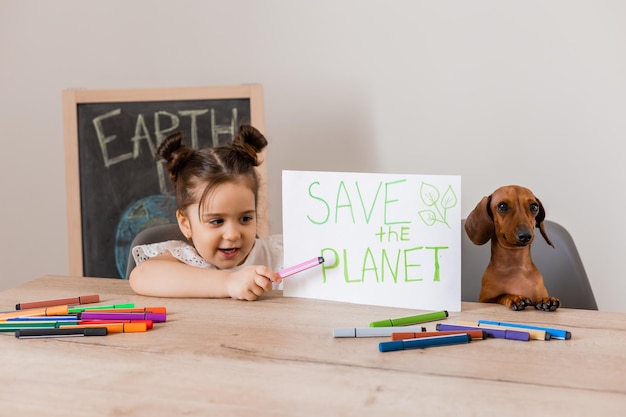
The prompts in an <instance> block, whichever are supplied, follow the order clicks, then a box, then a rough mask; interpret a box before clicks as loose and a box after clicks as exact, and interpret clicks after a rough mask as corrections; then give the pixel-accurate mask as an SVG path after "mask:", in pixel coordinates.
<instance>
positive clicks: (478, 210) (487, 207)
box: [465, 185, 561, 311]
mask: <svg viewBox="0 0 626 417" xmlns="http://www.w3.org/2000/svg"><path fill="white" fill-rule="evenodd" d="M545 215H546V212H545V210H544V208H543V204H541V201H539V199H538V198H537V197H535V195H534V194H533V192H532V191H530V190H529V189H527V188H524V187H520V186H517V185H509V186H504V187H500V188H498V189H497V190H495V191H494V192H493V193H492V194H491V195H490V196H488V197H483V199H482V200H481V201H480V202H479V203H478V205H477V206H476V207H475V208H474V210H472V212H471V213H470V214H469V216H468V217H467V219H466V220H465V231H466V232H467V236H468V237H469V238H470V240H471V241H472V242H473V243H474V244H476V245H483V244H485V243H487V241H489V240H491V260H490V261H489V265H487V269H486V270H485V273H484V274H483V278H482V286H481V289H480V295H479V301H480V302H484V303H500V304H504V305H505V306H507V307H509V308H510V309H512V310H523V309H524V308H526V307H527V306H529V305H534V306H535V308H537V309H539V310H544V311H554V310H556V309H557V308H559V306H560V305H561V302H560V301H559V299H558V298H556V297H550V296H549V295H548V290H547V289H546V287H545V285H544V283H543V276H542V275H541V272H539V270H538V269H537V267H536V266H535V264H534V263H533V260H532V259H531V256H530V245H531V243H532V242H533V240H534V228H535V227H537V228H539V230H540V232H541V235H542V236H543V238H544V239H545V240H546V242H548V244H549V245H550V246H552V247H554V245H553V244H552V242H550V239H549V238H548V236H547V235H546V232H545V229H544V226H543V221H544V219H545Z"/></svg>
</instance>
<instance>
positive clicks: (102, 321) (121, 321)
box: [77, 320, 154, 330]
mask: <svg viewBox="0 0 626 417" xmlns="http://www.w3.org/2000/svg"><path fill="white" fill-rule="evenodd" d="M106 323H113V324H115V323H146V328H147V329H148V330H150V329H151V328H152V327H154V325H153V324H152V320H81V321H79V322H78V323H77V324H106Z"/></svg>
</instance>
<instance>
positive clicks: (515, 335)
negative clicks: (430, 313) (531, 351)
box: [437, 323, 530, 342]
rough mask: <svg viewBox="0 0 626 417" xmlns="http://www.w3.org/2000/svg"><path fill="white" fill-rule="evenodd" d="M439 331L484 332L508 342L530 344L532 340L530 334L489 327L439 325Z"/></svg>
mask: <svg viewBox="0 0 626 417" xmlns="http://www.w3.org/2000/svg"><path fill="white" fill-rule="evenodd" d="M437 330H440V331H446V330H482V331H484V332H485V334H486V335H487V336H488V337H494V338H497V339H508V340H521V341H522V342H528V341H529V340H530V334H528V332H518V331H517V330H500V329H490V328H487V327H477V326H476V327H474V326H460V325H458V324H445V323H439V324H437Z"/></svg>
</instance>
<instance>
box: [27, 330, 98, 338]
mask: <svg viewBox="0 0 626 417" xmlns="http://www.w3.org/2000/svg"><path fill="white" fill-rule="evenodd" d="M106 335H107V329H106V327H98V328H93V327H92V328H87V329H20V330H16V331H15V337H17V338H18V339H42V338H49V337H75V336H106Z"/></svg>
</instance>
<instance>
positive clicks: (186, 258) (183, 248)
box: [132, 240, 215, 268]
mask: <svg viewBox="0 0 626 417" xmlns="http://www.w3.org/2000/svg"><path fill="white" fill-rule="evenodd" d="M132 253H133V259H135V264H137V265H139V264H140V263H141V262H143V261H146V260H148V259H150V258H154V257H156V256H159V255H163V254H165V253H169V254H171V255H172V256H173V257H174V258H176V259H178V260H179V261H181V262H183V263H186V264H187V265H192V266H197V267H200V268H215V267H214V266H213V265H211V264H210V263H208V262H207V261H205V260H204V258H202V257H201V256H200V254H198V252H197V251H196V248H194V247H193V246H192V245H190V244H188V243H187V242H183V241H182V240H168V241H166V242H158V243H150V244H147V245H139V246H135V247H134V248H133V250H132Z"/></svg>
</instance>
